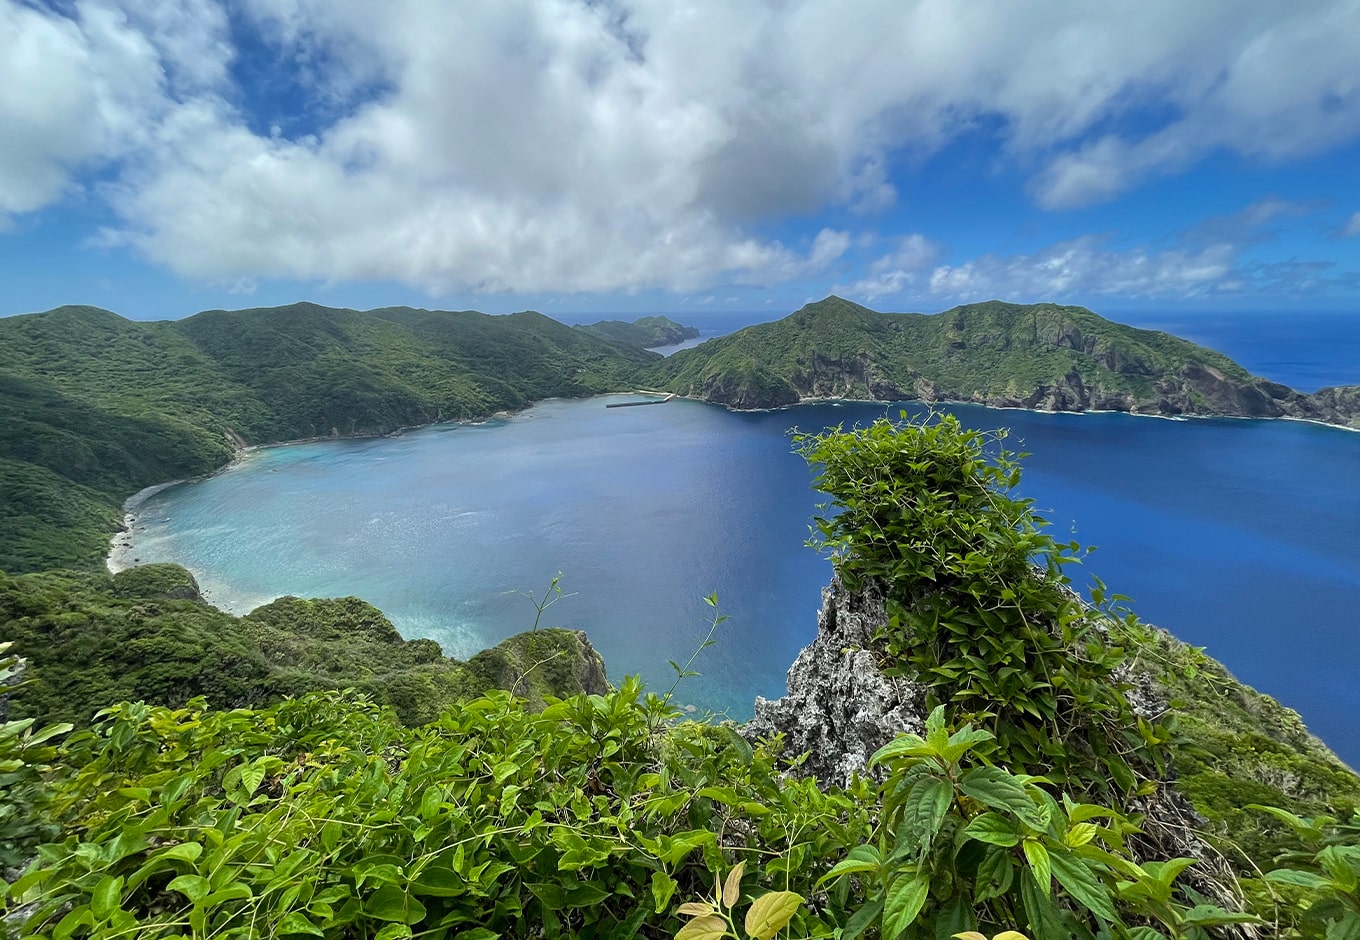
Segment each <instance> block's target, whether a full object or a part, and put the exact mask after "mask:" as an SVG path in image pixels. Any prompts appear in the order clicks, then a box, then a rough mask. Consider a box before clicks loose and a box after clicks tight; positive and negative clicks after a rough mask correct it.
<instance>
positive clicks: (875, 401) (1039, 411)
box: [675, 393, 1360, 434]
mask: <svg viewBox="0 0 1360 940" xmlns="http://www.w3.org/2000/svg"><path fill="white" fill-rule="evenodd" d="M675 397H676V398H679V399H682V400H684V401H694V402H698V403H700V404H703V405H714V406H716V407H719V408H725V409H727V410H728V411H731V412H733V413H735V414H743V413H751V414H756V413H765V412H775V411H787V410H789V409H790V408H798V407H800V406H802V405H903V404H905V405H925V406H931V405H969V406H972V407H975V408H986V409H988V410H990V411H1024V412H1028V413H1029V414H1036V415H1127V416H1128V417H1130V418H1157V419H1159V420H1161V421H1212V420H1225V419H1226V420H1232V421H1297V422H1300V423H1302V424H1313V425H1316V426H1318V427H1322V428H1335V429H1336V430H1338V431H1350V432H1353V433H1356V434H1360V427H1357V426H1352V425H1347V424H1336V423H1334V422H1331V421H1319V420H1318V419H1316V418H1300V417H1298V416H1297V415H1274V416H1271V415H1261V416H1252V415H1229V414H1188V415H1187V414H1182V415H1160V414H1151V413H1149V412H1146V411H1118V410H1116V409H1113V408H1089V409H1084V410H1082V411H1070V410H1067V409H1052V408H1026V407H1024V406H1023V405H989V404H987V403H986V402H980V401H965V400H963V399H955V398H935V399H931V400H929V401H927V400H926V399H923V398H823V397H818V396H813V395H808V396H804V397H800V398H799V399H798V400H797V401H796V402H790V403H789V404H787V405H775V406H774V407H772V408H735V407H733V406H732V405H729V404H726V403H724V402H716V401H708V400H707V399H704V398H697V397H695V396H693V395H682V394H679V393H676V395H675Z"/></svg>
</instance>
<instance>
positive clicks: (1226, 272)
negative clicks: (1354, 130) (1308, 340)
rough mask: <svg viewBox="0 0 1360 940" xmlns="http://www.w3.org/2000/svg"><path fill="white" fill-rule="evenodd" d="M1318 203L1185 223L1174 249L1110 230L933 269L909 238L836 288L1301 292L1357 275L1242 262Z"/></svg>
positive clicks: (1185, 294)
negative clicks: (1278, 224) (1279, 227)
mask: <svg viewBox="0 0 1360 940" xmlns="http://www.w3.org/2000/svg"><path fill="white" fill-rule="evenodd" d="M1318 208H1320V206H1316V205H1308V204H1303V203H1297V202H1290V201H1288V200H1284V199H1279V198H1276V197H1269V198H1266V199H1262V200H1260V201H1258V202H1255V203H1252V204H1251V205H1249V206H1246V207H1245V208H1243V209H1242V210H1240V211H1238V212H1234V213H1231V214H1229V215H1225V216H1220V217H1216V218H1210V219H1206V220H1204V221H1203V222H1201V223H1199V224H1198V225H1196V226H1194V227H1192V228H1190V229H1187V230H1186V231H1184V232H1182V233H1181V234H1180V236H1179V238H1178V239H1176V241H1177V244H1176V247H1173V248H1164V249H1152V248H1149V247H1147V246H1134V247H1131V248H1118V247H1114V246H1112V245H1111V244H1110V238H1109V237H1108V236H1103V235H1095V234H1087V235H1081V236H1079V237H1077V238H1071V239H1066V240H1063V241H1061V242H1057V243H1055V244H1053V245H1050V246H1048V247H1046V248H1043V249H1041V250H1039V251H1036V252H1032V253H1029V254H1024V253H1019V254H1012V255H1000V254H986V255H983V256H981V257H977V258H972V259H969V260H967V261H962V262H959V263H956V264H940V265H936V264H935V261H936V259H937V258H938V255H939V250H938V248H937V246H935V245H933V244H931V243H930V242H928V241H927V240H926V239H924V238H923V237H922V236H920V235H911V236H908V237H907V238H905V239H903V240H902V241H901V243H900V244H899V246H898V248H897V250H896V251H894V252H893V253H892V254H889V255H885V256H883V257H881V258H879V259H878V260H876V261H874V262H873V263H872V264H871V265H870V266H869V270H870V273H871V276H869V277H866V278H863V279H861V280H858V281H856V282H854V283H853V284H850V285H848V286H846V287H843V288H842V287H837V288H836V291H837V292H845V293H847V294H849V295H850V296H851V297H859V298H863V299H865V300H867V301H871V302H872V301H875V300H879V299H881V298H883V297H901V296H906V297H914V298H924V297H935V298H945V299H950V300H957V301H970V300H984V299H988V298H993V297H1002V298H1008V299H1023V300H1065V299H1069V298H1081V297H1094V296H1118V297H1126V298H1136V299H1156V298H1167V299H1184V298H1190V297H1197V296H1203V295H1206V294H1212V293H1229V292H1238V291H1248V290H1249V291H1252V292H1254V293H1256V294H1265V293H1270V292H1279V291H1297V292H1303V291H1311V290H1316V289H1320V288H1327V287H1331V286H1340V285H1342V284H1343V283H1349V282H1348V281H1347V278H1348V277H1351V276H1349V275H1340V276H1336V275H1333V273H1332V270H1331V269H1332V268H1334V267H1335V265H1333V264H1332V263H1330V262H1310V261H1286V262H1277V263H1270V264H1264V263H1260V262H1250V261H1247V260H1245V258H1244V255H1245V250H1246V248H1247V247H1248V246H1251V245H1255V244H1257V243H1259V242H1261V241H1264V240H1268V239H1270V238H1272V237H1273V236H1272V232H1271V230H1270V226H1271V224H1272V222H1274V221H1275V220H1276V219H1279V218H1282V217H1289V216H1298V215H1303V214H1306V213H1308V212H1312V211H1314V210H1316V209H1318Z"/></svg>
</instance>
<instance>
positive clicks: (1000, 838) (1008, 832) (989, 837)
mask: <svg viewBox="0 0 1360 940" xmlns="http://www.w3.org/2000/svg"><path fill="white" fill-rule="evenodd" d="M963 834H964V835H966V836H968V838H970V839H976V840H977V841H978V842H986V843H988V844H989V845H999V846H1003V847H1009V846H1012V845H1015V844H1016V843H1018V842H1019V841H1020V831H1019V829H1018V828H1017V827H1016V825H1015V823H1013V822H1011V821H1010V820H1009V819H1007V818H1006V817H1004V816H1002V815H1000V814H999V813H983V814H982V815H980V816H976V817H974V819H973V821H972V822H970V823H969V824H968V825H967V826H965V827H964V829H963Z"/></svg>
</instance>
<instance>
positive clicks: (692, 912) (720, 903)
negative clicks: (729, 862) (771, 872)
mask: <svg viewBox="0 0 1360 940" xmlns="http://www.w3.org/2000/svg"><path fill="white" fill-rule="evenodd" d="M745 869H746V863H745V862H738V863H737V864H736V865H735V866H734V867H733V868H732V870H731V871H730V872H728V873H727V878H726V879H720V880H718V881H716V882H715V885H714V889H713V896H712V897H711V898H708V899H706V900H703V901H689V902H686V903H684V904H681V905H680V908H679V910H678V911H677V913H679V914H680V915H681V916H682V917H688V918H690V919H689V921H687V922H686V923H685V925H684V926H683V927H681V928H680V929H679V930H678V931H676V933H675V940H719V938H721V937H732V938H734V940H743V938H745V937H749V938H750V940H772V938H773V937H774V935H775V934H777V933H779V931H781V930H783V929H784V928H785V927H786V926H788V923H789V921H790V920H792V919H793V915H794V914H796V913H797V912H798V909H799V907H801V906H802V904H803V900H804V899H803V896H802V895H801V894H797V893H795V892H793V891H767V892H766V893H764V894H762V895H760V896H759V897H757V898H755V899H753V900H752V901H751V905H750V907H749V908H747V911H746V917H745V919H744V920H743V922H742V927H743V928H744V930H739V929H738V928H737V922H736V920H735V919H734V917H733V912H732V909H733V908H734V907H735V906H736V905H737V904H738V902H740V900H741V877H742V875H743V874H744V873H745Z"/></svg>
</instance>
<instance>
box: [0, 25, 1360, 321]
mask: <svg viewBox="0 0 1360 940" xmlns="http://www.w3.org/2000/svg"><path fill="white" fill-rule="evenodd" d="M1357 49H1360V0H1344V2H1327V0H1314V2H1307V3H1294V4H1284V3H1280V2H1278V0H1259V2H1258V0H1196V2H1195V3H1193V4H1186V3H1184V2H1183V0H1177V2H1157V0H1143V2H1138V3H1131V2H1116V0H1111V2H1107V3H1099V4H1095V3H1090V2H1087V0H1080V2H1078V0H1070V2H1069V0H1045V2H1037V0H1035V2H1024V0H976V2H971V3H960V2H944V0H916V2H908V0H883V2H879V0H858V2H857V3H855V4H853V5H846V4H844V3H838V2H830V0H766V2H752V3H743V4H733V3H730V2H727V0H691V2H688V3H670V2H667V3H660V2H643V0H593V2H583V0H467V2H459V3H448V2H446V0H391V2H386V3H383V4H375V3H371V2H368V0H228V2H224V3H219V2H213V0H163V2H162V0H125V2H114V0H75V2H51V3H38V2H32V0H0V127H3V128H4V132H3V135H4V144H3V146H0V283H3V284H4V286H5V290H4V291H3V294H2V295H0V296H2V297H3V301H0V315H4V314H15V313H24V312H29V311H35V310H42V309H47V308H50V307H53V306H57V305H59V304H63V303H91V304H97V305H99V306H104V307H108V308H110V309H113V310H116V311H118V312H120V313H122V314H123V315H125V316H129V317H134V318H162V317H179V316H185V315H188V314H190V313H193V312H196V311H198V310H202V309H209V308H214V307H247V306H266V305H273V304H279V303H287V302H291V301H294V300H299V299H309V300H315V301H318V302H321V303H326V304H331V305H336V306H350V307H359V308H367V307H374V306H381V305H388V304H412V305H416V306H425V307H439V308H451V309H467V308H473V309H480V310H486V311H489V312H507V311H511V310H519V309H525V308H536V309H540V310H543V311H545V312H548V313H550V314H551V313H554V312H569V311H600V312H609V313H620V314H622V313H644V312H652V311H668V312H679V313H689V314H691V315H692V316H696V317H697V316H698V315H700V314H701V313H702V312H704V311H722V310H764V309H769V310H771V311H774V312H778V313H783V312H787V311H789V310H792V309H794V308H796V307H798V306H800V305H801V304H802V303H804V302H806V301H808V300H810V299H817V298H820V297H822V296H825V295H826V294H828V293H833V292H834V293H838V294H841V295H843V296H846V297H849V298H851V299H854V300H857V301H860V302H862V303H865V304H867V305H869V306H872V307H875V308H877V309H882V310H924V311H933V310H940V309H944V308H946V307H949V306H952V305H953V304H956V303H960V302H966V301H971V300H981V299H987V298H991V297H1001V298H1004V299H1009V300H1015V301H1021V302H1031V301H1039V300H1053V301H1059V302H1064V303H1081V304H1085V305H1087V306H1090V307H1092V308H1093V309H1096V310H1098V311H1103V312H1121V311H1134V312H1137V311H1157V310H1163V309H1165V310H1177V311H1194V310H1203V311H1233V310H1244V311H1245V310H1252V311H1261V310H1268V311H1280V312H1288V311H1308V310H1357V311H1360V69H1357V68H1356V65H1355V61H1356V52H1355V50H1357Z"/></svg>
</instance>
